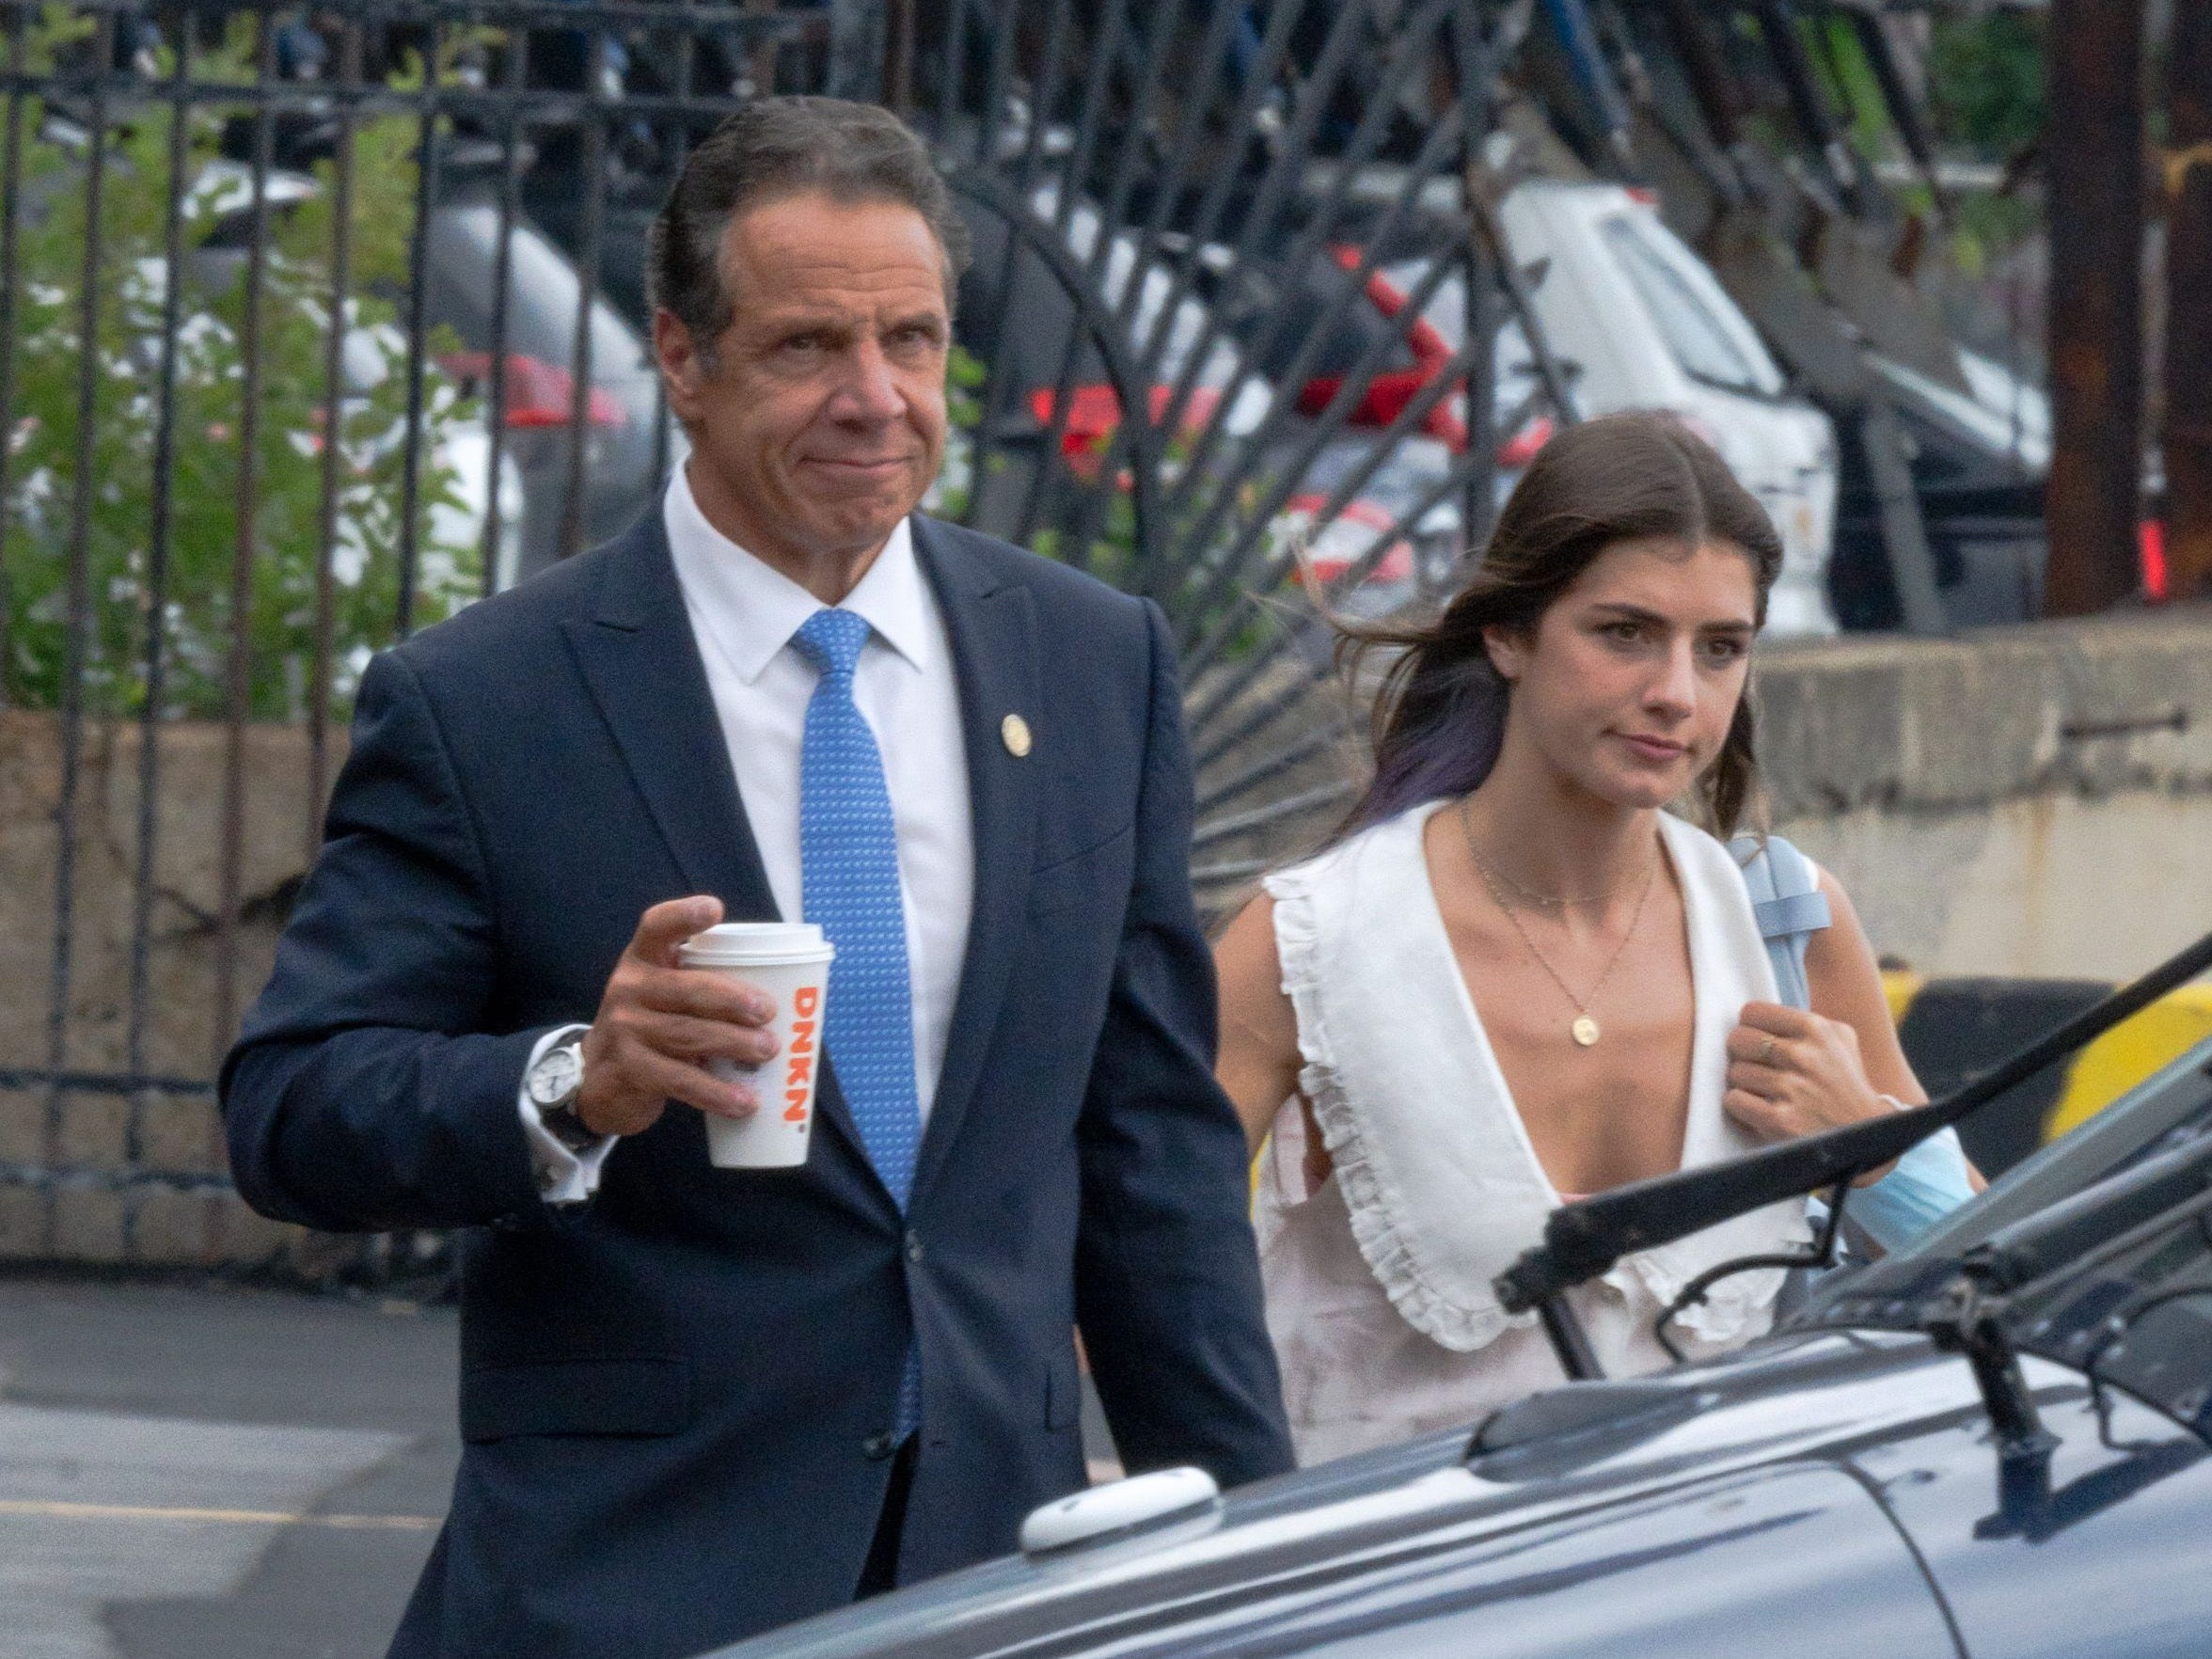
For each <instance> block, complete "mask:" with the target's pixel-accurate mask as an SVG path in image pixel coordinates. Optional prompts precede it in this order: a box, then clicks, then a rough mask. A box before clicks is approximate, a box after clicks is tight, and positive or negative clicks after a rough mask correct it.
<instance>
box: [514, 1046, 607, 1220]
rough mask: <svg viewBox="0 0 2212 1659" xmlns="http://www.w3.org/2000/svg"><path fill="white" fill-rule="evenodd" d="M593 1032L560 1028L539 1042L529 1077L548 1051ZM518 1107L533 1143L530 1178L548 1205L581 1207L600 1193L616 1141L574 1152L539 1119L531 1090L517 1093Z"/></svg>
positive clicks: (526, 1135)
mask: <svg viewBox="0 0 2212 1659" xmlns="http://www.w3.org/2000/svg"><path fill="white" fill-rule="evenodd" d="M591 1029H592V1028H591V1027H590V1026H588V1025H561V1026H556V1027H555V1028H554V1029H553V1030H551V1031H549V1032H547V1033H546V1034H545V1035H544V1036H542V1037H540V1038H539V1039H538V1040H537V1044H536V1046H535V1047H534V1048H532V1049H531V1050H530V1052H529V1060H528V1061H527V1062H526V1063H525V1064H524V1066H523V1068H522V1071H523V1075H524V1076H525V1077H528V1076H529V1068H530V1067H531V1066H535V1065H536V1064H537V1063H538V1061H539V1059H540V1058H541V1057H543V1056H544V1054H545V1051H546V1050H547V1049H550V1048H553V1047H555V1046H556V1045H558V1044H561V1043H565V1042H568V1041H570V1040H571V1039H572V1038H575V1037H578V1036H581V1035H583V1034H584V1033H585V1032H587V1031H590V1030H591ZM514 1100H515V1106H516V1109H517V1110H518V1111H520V1112H521V1114H522V1132H523V1136H524V1138H525V1139H526V1140H528V1141H529V1155H530V1174H531V1175H532V1177H535V1179H536V1181H537V1184H538V1196H539V1197H541V1198H543V1199H544V1200H545V1202H546V1203H547V1204H581V1203H583V1202H584V1201H585V1200H586V1199H588V1198H590V1197H591V1196H592V1194H593V1193H596V1192H597V1191H598V1190H599V1166H600V1165H601V1164H603V1163H605V1162H606V1161H607V1155H608V1153H609V1152H611V1151H612V1150H613V1149H614V1143H615V1140H616V1137H615V1136H613V1135H602V1136H600V1137H599V1139H598V1140H597V1141H595V1142H593V1144H592V1145H589V1146H586V1147H585V1148H584V1149H583V1150H582V1151H581V1152H571V1151H570V1150H569V1149H568V1147H567V1146H566V1145H562V1143H561V1138H560V1137H559V1136H558V1135H556V1134H555V1133H554V1132H553V1131H552V1130H549V1129H547V1128H546V1127H545V1119H543V1118H542V1117H540V1116H539V1115H538V1103H537V1102H536V1101H535V1100H533V1099H531V1098H529V1088H528V1087H527V1086H525V1087H523V1088H520V1089H517V1090H516V1091H515V1096H514Z"/></svg>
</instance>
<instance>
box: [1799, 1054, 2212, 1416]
mask: <svg viewBox="0 0 2212 1659" xmlns="http://www.w3.org/2000/svg"><path fill="white" fill-rule="evenodd" d="M2192 1152H2203V1153H2212V1043H2207V1044H2204V1045H2201V1046H2200V1047H2198V1048H2197V1049H2195V1050H2194V1051H2191V1052H2190V1053H2188V1054H2186V1055H2184V1056H2183V1057H2182V1058H2181V1059H2180V1060H2178V1061H2176V1062H2174V1064H2173V1065H2172V1066H2169V1067H2167V1069H2166V1070H2164V1071H2162V1072H2160V1073H2159V1074H2158V1075H2157V1076H2156V1077H2154V1078H2152V1079H2151V1080H2150V1081H2149V1082H2145V1083H2143V1084H2142V1085H2141V1087H2139V1088H2138V1089H2136V1090H2135V1091H2133V1092H2132V1093H2131V1094H2129V1095H2127V1096H2125V1097H2124V1098H2122V1099H2121V1100H2119V1101H2118V1102H2115V1103H2114V1104H2113V1105H2112V1106H2110V1107H2109V1108H2107V1109H2106V1110H2105V1111H2104V1112H2103V1113H2101V1114H2098V1115H2097V1116H2095V1117H2093V1118H2091V1119H2090V1120H2089V1121H2088V1122H2087V1123H2085V1124H2083V1125H2082V1126H2081V1127H2080V1128H2078V1129H2077V1130H2073V1131H2072V1132H2071V1133H2069V1134H2067V1135H2065V1136H2063V1137H2062V1138H2061V1139H2060V1140H2058V1141H2055V1142H2053V1143H2052V1144H2051V1145H2048V1146H2046V1147H2045V1148H2044V1149H2043V1150H2042V1151H2041V1152H2039V1153H2037V1154H2036V1155H2035V1156H2033V1157H2031V1158H2030V1159H2028V1160H2027V1161H2024V1162H2022V1163H2020V1164H2019V1165H2017V1166H2016V1167H2014V1169H2012V1170H2010V1171H2008V1172H2007V1173H2006V1174H2005V1175H2004V1176H2003V1177H2001V1178H2000V1179H1999V1180H1998V1181H1997V1182H1995V1183H1994V1184H1993V1185H1992V1186H1991V1187H1990V1189H1989V1191H1988V1192H1987V1193H1983V1195H1982V1197H1981V1198H1980V1199H1978V1200H1977V1201H1976V1202H1974V1203H1972V1204H1969V1205H1967V1206H1966V1207H1965V1208H1964V1209H1960V1210H1959V1211H1958V1212H1957V1213H1956V1214H1955V1215H1954V1216H1952V1217H1951V1219H1950V1220H1949V1221H1947V1222H1945V1223H1943V1224H1940V1225H1938V1226H1937V1227H1935V1228H1934V1229H1933V1230H1932V1231H1930V1232H1929V1233H1928V1235H1927V1236H1926V1237H1924V1238H1922V1239H1920V1240H1918V1241H1917V1242H1916V1243H1914V1244H1913V1245H1911V1246H1910V1247H1908V1248H1906V1249H1904V1250H1901V1251H1898V1252H1896V1253H1895V1254H1893V1255H1891V1256H1888V1258H1887V1259H1885V1260H1883V1261H1882V1262H1879V1263H1877V1264H1875V1265H1874V1266H1872V1267H1871V1268H1866V1269H1862V1270H1860V1271H1858V1272H1851V1273H1840V1274H1837V1275H1835V1277H1834V1278H1833V1280H1831V1281H1830V1282H1829V1283H1827V1284H1825V1285H1824V1286H1823V1287H1822V1289H1821V1291H1820V1293H1819V1294H1818V1295H1817V1296H1816V1298H1815V1299H1814V1301H1813V1303H1811V1305H1810V1306H1809V1307H1808V1309H1807V1310H1806V1315H1805V1320H1806V1322H1809V1323H1836V1324H1854V1323H1883V1322H1889V1321H1890V1320H1894V1321H1895V1322H1903V1323H1910V1322H1913V1320H1914V1319H1916V1318H1918V1317H1919V1316H1918V1314H1917V1313H1916V1312H1914V1311H1911V1310H1914V1309H1918V1308H1920V1307H1921V1306H1924V1305H1926V1304H1927V1303H1928V1302H1929V1300H1930V1299H1931V1298H1932V1297H1933V1296H1935V1294H1937V1293H1938V1292H1939V1291H1940V1289H1941V1288H1942V1287H1944V1286H1946V1285H1948V1284H1949V1283H1950V1282H1951V1280H1952V1279H1953V1278H1954V1277H1955V1269H1956V1266H1957V1264H1958V1263H1960V1262H1961V1261H1962V1260H1964V1259H1965V1258H1967V1256H1968V1255H1969V1253H1973V1252H1976V1251H1980V1250H1985V1249H1986V1247H1989V1246H1990V1245H1991V1244H1992V1242H1993V1240H1994V1241H1997V1242H1999V1243H2002V1242H2003V1241H2004V1240H2006V1239H2007V1238H2015V1237H2017V1235H2016V1234H2015V1233H2009V1232H2008V1229H2014V1228H2016V1227H2018V1226H2019V1225H2020V1224H2022V1223H2026V1222H2028V1221H2030V1218H2033V1217H2038V1216H2046V1215H2049V1214H2050V1213H2052V1211H2053V1209H2054V1207H2056V1206H2060V1205H2062V1204H2065V1203H2066V1202H2067V1201H2068V1200H2071V1199H2074V1198H2076V1197H2077V1196H2078V1195H2080V1194H2084V1193H2089V1192H2090V1190H2091V1189H2093V1188H2096V1187H2099V1185H2100V1183H2107V1182H2112V1181H2114V1179H2115V1177H2125V1176H2127V1175H2129V1174H2131V1173H2134V1172H2139V1171H2140V1172H2142V1173H2144V1174H2149V1173H2151V1172H2150V1171H2149V1169H2148V1167H2147V1166H2149V1165H2150V1164H2151V1163H2152V1162H2153V1161H2155V1160H2156V1161H2167V1160H2175V1161H2179V1162H2180V1163H2183V1164H2194V1165H2195V1167H2196V1168H2197V1169H2198V1170H2199V1171H2202V1170H2203V1169H2204V1168H2205V1167H2206V1165H2207V1163H2212V1159H2199V1158H2192V1157H2191V1153H2192ZM2184 1186H2185V1187H2186V1189H2187V1192H2186V1195H2185V1196H2183V1197H2182V1198H2181V1199H2180V1200H2179V1201H2178V1202H2175V1203H2172V1204H2170V1205H2168V1206H2167V1207H2166V1209H2165V1210H2164V1211H2163V1212H2162V1213H2160V1214H2157V1215H2155V1216H2153V1217H2151V1218H2150V1219H2147V1220H2146V1219H2145V1218H2144V1216H2143V1214H2142V1213H2141V1211H2140V1210H2139V1211H2137V1212H2135V1213H2132V1214H2128V1215H2125V1216H2123V1217H2119V1218H2117V1219H2115V1221H2114V1222H2113V1223H2112V1224H2111V1225H2110V1226H2109V1229H2107V1233H2106V1236H2103V1237H2098V1236H2088V1237H2086V1238H2085V1239H2084V1240H2082V1241H2081V1243H2080V1245H2079V1247H2078V1249H2077V1250H2075V1252H2074V1256H2075V1257H2076V1259H2075V1260H2072V1261H2069V1262H2067V1263H2066V1264H2065V1265H2064V1266H2063V1267H2062V1268H2060V1269H2059V1270H2057V1271H2054V1272H2045V1273H2043V1274H2041V1276H2039V1277H2036V1278H2033V1279H2031V1280H2030V1282H2029V1283H2027V1284H2026V1285H2023V1286H2020V1287H2019V1288H2017V1289H2016V1290H2015V1291H2014V1294H2012V1295H2011V1296H2010V1297H2009V1298H2008V1300H2007V1303H2006V1307H2005V1311H2004V1314H2003V1322H2004V1325H2005V1328H2006V1330H2007V1332H2008V1334H2009V1335H2011V1337H2012V1340H2013V1341H2014V1342H2015V1343H2016V1344H2018V1346H2020V1347H2021V1348H2023V1349H2025V1350H2027V1351H2030V1352H2032V1353H2039V1354H2042V1355H2044V1356H2045V1357H2046V1358H2049V1359H2054V1360H2058V1361H2060V1362H2061V1363H2062V1364H2066V1365H2070V1366H2074V1367H2079V1368H2083V1369H2093V1371H2094V1372H2095V1374H2096V1375H2097V1376H2098V1377H2099V1378H2101V1379H2102V1380H2104V1381H2107V1382H2114V1383H2117V1384H2119V1385H2121V1386H2123V1387H2125V1388H2127V1389H2129V1390H2130V1391H2131V1392H2133V1393H2135V1394H2137V1395H2139V1396H2141V1398H2145V1399H2148V1400H2150V1401H2151V1402H2153V1403H2154V1404H2156V1405H2158V1406H2160V1407H2162V1408H2163V1409H2164V1410H2166V1411H2168V1412H2170V1413H2172V1414H2173V1415H2174V1416H2176V1417H2178V1418H2180V1419H2181V1420H2182V1421H2184V1422H2187V1423H2190V1424H2192V1425H2193V1426H2195V1427H2196V1428H2197V1429H2198V1430H2200V1431H2212V1209H2207V1208H2206V1207H2205V1206H2204V1204H2203V1203H2201V1202H2200V1201H2199V1200H2200V1198H2201V1194H2202V1192H2203V1187H2204V1183H2203V1179H2202V1177H2201V1175H2200V1176H2199V1177H2198V1178H2196V1179H2194V1180H2191V1181H2188V1182H2185V1183H2184ZM2070 1241H2071V1240H2070ZM1885 1310H1888V1319H1885Z"/></svg>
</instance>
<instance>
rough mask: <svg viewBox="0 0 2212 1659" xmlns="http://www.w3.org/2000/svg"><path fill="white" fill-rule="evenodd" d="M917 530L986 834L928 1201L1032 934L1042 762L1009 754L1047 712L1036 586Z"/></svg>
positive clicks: (933, 530) (944, 537)
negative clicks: (1026, 913) (1015, 725)
mask: <svg viewBox="0 0 2212 1659" xmlns="http://www.w3.org/2000/svg"><path fill="white" fill-rule="evenodd" d="M913 526H914V550H915V552H916V554H917V555H918V556H919V557H920V558H921V561H922V568H923V573H924V575H925V576H926V577H928V579H929V584H930V587H931V589H932V590H933V591H934V592H935V593H936V595H937V601H938V605H939V608H940V609H941V610H942V612H943V614H944V619H945V631H946V632H947V634H949V635H950V636H951V640H952V647H953V662H954V668H955V673H956V678H957V681H958V686H959V694H960V726H961V734H962V737H963V739H964V747H965V748H966V751H967V756H968V795H969V799H970V801H971V803H972V809H973V816H974V838H975V896H974V908H973V912H972V920H971V921H970V923H969V927H968V952H967V958H966V960H965V962H964V963H963V964H962V966H961V971H960V988H959V992H958V995H957V996H956V999H955V1001H954V1003H953V1023H952V1029H951V1031H950V1032H949V1033H948V1034H947V1036H946V1042H945V1057H944V1066H943V1067H942V1069H941V1070H940V1072H939V1074H938V1084H937V1096H936V1098H935V1100H934V1102H933V1103H932V1105H931V1107H930V1110H929V1123H928V1127H927V1128H926V1129H925V1130H924V1132H923V1136H922V1148H921V1152H920V1154H919V1157H918V1159H917V1161H916V1164H915V1170H914V1193H913V1199H912V1201H911V1202H914V1203H918V1202H919V1201H920V1198H921V1195H922V1193H923V1191H924V1187H925V1186H926V1184H927V1183H928V1181H929V1180H930V1178H931V1177H932V1176H933V1175H934V1174H935V1173H936V1171H937V1169H938V1168H939V1166H940V1165H941V1164H942V1163H943V1161H944V1160H945V1156H946V1153H947V1152H948V1151H949V1149H950V1148H951V1146H952V1144H953V1141H954V1139H955V1137H956V1136H957V1135H958V1133H959V1130H960V1120H961V1118H962V1117H963V1116H964V1115H965V1114H966V1113H967V1110H968V1105H969V1102H970V1101H971V1100H972V1098H973V1097H974V1094H975V1085H976V1080H977V1078H978V1076H979V1075H980V1073H981V1072H982V1069H983V1061H984V1055H985V1051H987V1049H988V1047H989V1044H990V1035H991V1029H992V1027H993V1026H994V1025H995V1024H996V1023H997V1021H998V1012H999V1004H1000V1003H1001V1002H1002V1001H1003V999H1004V996H1005V990H1006V976H1007V974H1008V972H1010V971H1011V969H1012V967H1013V960H1014V948H1015V944H1016V941H1017V940H1019V937H1020V932H1021V914H1022V904H1023V899H1024V895H1025V894H1026V893H1027V892H1028V890H1029V872H1030V867H1031V865H1032V864H1033V863H1034V862H1035V830H1036V796H1035V778H1036V763H1035V761H1034V760H1032V759H1029V758H1028V757H1026V756H1018V755H1016V754H1014V753H1012V752H1011V751H1009V750H1008V748H1007V747H1006V743H1005V741H1004V738H1003V729H1004V728H1003V722H1004V720H1005V719H1006V717H1007V716H1008V715H1019V716H1021V717H1022V718H1023V719H1026V720H1028V721H1030V722H1031V723H1033V724H1034V723H1035V721H1036V719H1037V712H1038V709H1037V654H1036V623H1035V613H1034V611H1033V609H1032V607H1031V602H1030V596H1029V591H1028V590H1027V589H1026V588H1023V587H1021V586H1019V585H1018V584H1015V583H1003V584H1002V583H1001V582H1000V581H999V580H998V579H997V578H996V577H994V576H993V575H992V573H991V572H990V571H988V570H987V568H985V567H984V565H983V564H982V562H981V561H978V560H977V559H976V558H975V556H974V555H973V554H972V552H970V551H969V550H968V549H967V548H965V547H964V546H962V545H960V542H959V540H958V539H957V537H956V534H955V533H954V532H952V531H949V530H947V529H945V528H944V527H942V526H940V525H937V524H934V523H932V522H931V521H930V520H928V519H926V518H924V517H922V516H920V515H919V514H917V515H916V516H915V518H914V520H913ZM1046 737H1047V739H1048V740H1049V738H1050V734H1046ZM909 1208H910V1205H909Z"/></svg>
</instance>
